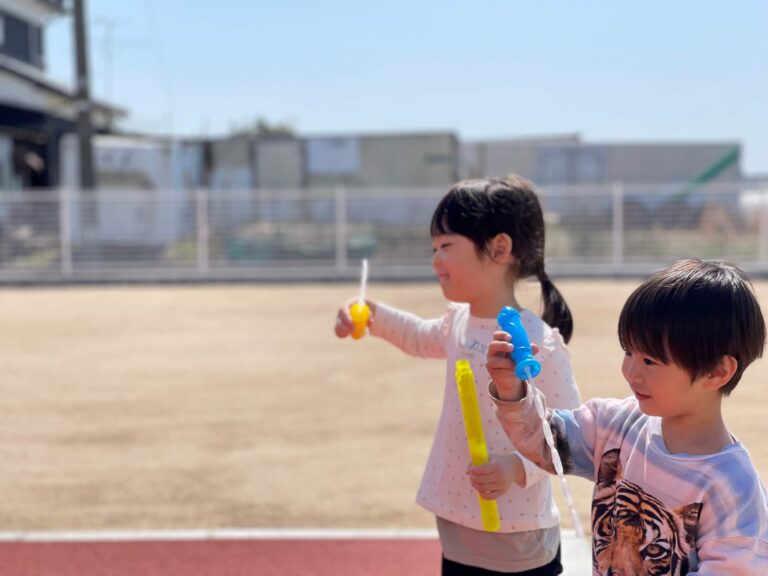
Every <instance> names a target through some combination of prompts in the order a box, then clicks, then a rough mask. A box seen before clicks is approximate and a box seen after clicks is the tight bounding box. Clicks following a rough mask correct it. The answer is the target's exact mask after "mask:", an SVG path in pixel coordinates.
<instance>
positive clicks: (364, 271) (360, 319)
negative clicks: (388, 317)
mask: <svg viewBox="0 0 768 576" xmlns="http://www.w3.org/2000/svg"><path fill="white" fill-rule="evenodd" d="M367 284H368V259H367V258H363V263H362V266H361V270H360V295H359V297H358V299H357V302H355V303H354V304H352V305H351V306H350V307H349V314H350V316H352V322H353V323H354V324H355V329H354V330H353V331H352V338H354V339H355V340H359V339H360V338H362V337H363V336H365V331H366V329H367V328H368V318H370V317H371V309H370V308H368V305H367V304H366V303H365V288H366V285H367Z"/></svg>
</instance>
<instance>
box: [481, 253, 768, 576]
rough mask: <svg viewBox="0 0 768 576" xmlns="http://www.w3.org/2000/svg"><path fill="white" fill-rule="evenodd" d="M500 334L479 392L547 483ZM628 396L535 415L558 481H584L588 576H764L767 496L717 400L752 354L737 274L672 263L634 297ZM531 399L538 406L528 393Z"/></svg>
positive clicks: (750, 297)
mask: <svg viewBox="0 0 768 576" xmlns="http://www.w3.org/2000/svg"><path fill="white" fill-rule="evenodd" d="M508 340H509V335H508V334H506V333H505V332H497V333H496V334H494V340H493V342H492V343H491V344H490V346H489V348H488V354H487V357H488V363H487V368H488V372H489V373H490V375H491V379H492V381H491V383H490V386H489V393H490V395H491V397H492V398H493V400H494V401H495V403H496V408H497V416H498V418H499V420H500V421H501V423H502V426H503V427H504V430H505V432H506V433H507V435H508V436H509V437H510V438H511V439H512V441H513V442H514V444H515V446H516V448H517V449H518V450H519V451H520V452H521V453H522V454H523V455H524V456H526V457H527V458H529V459H530V460H532V461H533V462H535V463H536V464H537V465H539V466H540V467H542V468H544V469H546V470H547V471H549V472H551V473H553V472H554V468H553V466H552V459H551V454H550V451H549V448H548V446H547V444H546V442H545V440H544V434H543V431H542V428H541V421H540V420H539V417H538V416H537V414H536V410H535V406H534V401H533V396H534V395H541V393H540V392H539V391H538V390H537V389H536V388H534V387H532V386H531V385H530V384H529V383H525V382H522V381H521V380H519V379H517V378H516V377H515V374H514V364H513V362H512V359H511V357H510V355H509V353H510V352H511V350H512V345H511V344H510V343H509V342H508ZM619 341H620V343H621V346H622V348H623V349H624V352H625V356H624V362H623V364H622V373H623V375H624V378H625V379H626V380H627V382H628V384H629V386H630V388H631V390H632V393H633V396H630V397H629V398H627V399H625V400H615V399H593V400H590V401H589V402H587V403H585V404H583V405H582V406H581V407H580V408H577V409H576V410H547V418H548V421H549V424H550V426H551V428H552V433H553V435H554V437H555V445H556V446H557V450H558V453H559V454H560V457H561V459H562V460H563V466H564V469H565V471H566V472H567V473H571V474H576V475H579V476H583V477H586V478H589V479H592V480H594V481H595V489H594V493H593V500H592V566H593V573H594V574H595V575H623V576H629V575H645V574H648V575H650V574H654V575H659V574H665V575H666V574H670V575H678V574H680V575H682V574H701V575H703V574H720V575H722V574H729V575H739V576H740V575H744V576H746V575H748V574H749V575H756V574H768V496H767V495H766V491H765V488H764V487H763V485H762V483H761V482H760V479H759V477H758V475H757V472H756V470H755V468H754V465H753V464H752V461H751V460H750V457H749V454H748V453H747V450H746V448H745V447H744V446H743V445H742V444H741V443H740V442H738V441H737V440H736V439H735V438H734V437H733V436H731V434H730V433H729V432H728V430H727V428H726V426H725V423H724V421H723V418H722V414H721V402H722V399H723V397H724V396H727V395H728V394H730V393H731V391H732V390H733V389H734V388H735V386H736V384H737V383H738V381H739V379H740V378H741V375H742V374H743V372H744V370H745V368H746V367H747V366H748V365H749V364H750V363H751V362H752V361H753V360H754V359H755V358H758V357H760V356H761V355H762V352H763V343H764V341H765V322H764V320H763V316H762V314H761V312H760V306H759V304H758V302H757V300H756V298H755V296H754V293H753V292H752V288H751V284H750V282H749V280H748V279H747V277H746V276H745V275H744V273H743V272H741V271H740V270H739V269H738V268H735V267H734V266H730V265H727V264H724V263H719V262H705V261H701V260H683V261H680V262H677V263H676V264H673V265H672V266H670V267H668V268H666V269H664V270H662V271H661V272H658V273H657V274H655V275H654V276H653V277H651V278H650V279H649V280H647V281H646V282H644V283H643V284H642V285H641V286H640V287H639V288H637V290H635V291H634V292H633V293H632V295H631V296H630V297H629V299H628V300H627V302H626V303H625V304H624V308H623V309H622V311H621V316H620V318H619ZM542 400H543V396H542Z"/></svg>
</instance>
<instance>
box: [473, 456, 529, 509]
mask: <svg viewBox="0 0 768 576" xmlns="http://www.w3.org/2000/svg"><path fill="white" fill-rule="evenodd" d="M467 474H468V475H469V481H470V483H471V484H472V488H474V489H475V490H477V492H478V493H479V494H480V496H482V497H483V498H485V499H486V500H496V498H498V497H499V496H501V495H502V494H504V493H505V492H506V491H507V490H509V487H510V486H512V484H517V485H518V486H523V485H524V484H525V468H523V463H522V462H521V461H520V458H519V457H518V456H517V455H516V454H503V455H502V454H491V455H490V456H489V458H488V462H486V463H485V464H483V465H482V466H472V464H470V465H469V467H468V468H467Z"/></svg>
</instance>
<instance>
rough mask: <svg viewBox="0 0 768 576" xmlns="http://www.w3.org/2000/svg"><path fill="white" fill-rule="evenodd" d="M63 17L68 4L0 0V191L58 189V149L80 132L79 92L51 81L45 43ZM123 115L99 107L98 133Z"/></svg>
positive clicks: (94, 118)
mask: <svg viewBox="0 0 768 576" xmlns="http://www.w3.org/2000/svg"><path fill="white" fill-rule="evenodd" d="M64 12H65V10H64V1H63V0H0V190H19V189H27V188H38V187H41V188H42V187H54V186H56V185H58V183H59V176H60V174H59V171H60V162H59V143H60V139H61V137H62V135H64V134H66V133H70V132H76V131H77V109H76V100H75V93H74V91H73V90H72V89H70V88H67V87H65V86H61V85H60V84H58V83H56V82H54V81H53V80H51V79H50V78H48V77H47V76H46V72H45V59H44V43H45V26H46V24H47V23H48V22H49V21H50V20H51V19H53V18H58V17H61V16H62V15H64ZM73 58H74V56H73ZM124 115H125V111H124V110H122V109H120V108H117V107H115V106H112V105H110V104H107V103H104V102H94V103H93V107H92V123H93V128H94V131H95V132H97V133H98V132H109V131H111V129H112V126H113V123H114V122H115V120H116V119H118V118H120V117H122V116H124Z"/></svg>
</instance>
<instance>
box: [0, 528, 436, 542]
mask: <svg viewBox="0 0 768 576" xmlns="http://www.w3.org/2000/svg"><path fill="white" fill-rule="evenodd" d="M435 538H437V531H436V530H429V529H426V530H395V529H392V530H369V529H361V530H355V529H328V530H319V529H313V528H306V529H304V528H299V529H294V528H291V529H279V528H278V529H253V530H248V529H231V530H230V529H221V530H147V531H141V530H138V531H73V532H0V542H144V541H156V540H162V541H170V540H395V539H408V540H431V539H435Z"/></svg>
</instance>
